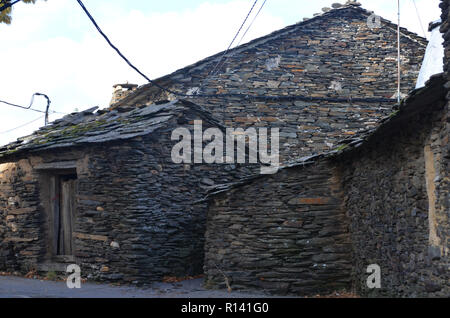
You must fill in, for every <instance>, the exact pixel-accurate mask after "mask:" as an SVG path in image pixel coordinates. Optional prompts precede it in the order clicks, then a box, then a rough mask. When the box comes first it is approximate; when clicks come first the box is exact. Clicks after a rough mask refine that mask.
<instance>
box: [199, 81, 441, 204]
mask: <svg viewBox="0 0 450 318" xmlns="http://www.w3.org/2000/svg"><path fill="white" fill-rule="evenodd" d="M445 83H446V81H445V77H444V73H440V74H436V75H433V76H431V78H430V79H429V80H428V81H427V82H426V85H425V86H424V87H422V88H418V89H415V90H413V91H411V92H410V94H409V95H408V97H406V98H405V99H404V100H402V102H401V104H400V106H399V107H398V109H397V111H396V112H394V113H393V114H392V115H390V116H388V117H385V118H382V119H381V120H380V121H379V125H377V127H373V128H371V129H367V130H365V131H362V132H360V133H359V134H357V135H354V136H351V137H348V138H346V139H343V140H342V141H341V142H340V143H339V145H340V146H338V147H337V148H335V149H334V150H332V151H328V152H324V153H321V154H317V155H312V156H306V157H303V158H298V159H297V160H296V161H294V162H291V163H289V164H288V165H285V166H282V167H280V168H279V170H278V172H277V173H279V172H280V171H283V170H286V169H292V168H297V167H305V166H309V165H311V164H314V163H316V162H318V161H319V160H321V159H333V158H336V157H338V156H341V155H343V154H347V153H350V152H352V151H355V150H356V149H358V148H360V147H361V146H363V145H365V144H367V143H369V142H370V141H371V140H372V139H373V138H376V137H377V135H378V134H381V133H384V132H386V131H389V130H390V129H392V127H396V125H398V123H399V121H405V120H408V118H410V117H411V116H413V115H415V114H417V113H420V112H423V111H426V110H427V109H428V107H429V106H430V105H436V102H437V101H439V100H442V101H444V102H445V99H446V90H445V89H444V85H445ZM270 176H271V175H255V176H251V177H245V178H243V179H242V180H239V181H237V182H233V183H226V184H219V185H215V186H213V187H211V189H210V190H209V192H208V194H207V195H206V197H205V198H204V199H202V200H200V201H198V202H196V203H200V202H205V201H209V200H210V199H211V198H213V197H214V196H216V195H218V194H221V193H223V192H227V191H229V190H231V189H234V188H239V187H242V186H245V185H247V184H250V183H251V182H252V181H254V180H257V179H262V178H267V177H270Z"/></svg>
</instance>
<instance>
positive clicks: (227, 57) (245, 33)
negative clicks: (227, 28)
mask: <svg viewBox="0 0 450 318" xmlns="http://www.w3.org/2000/svg"><path fill="white" fill-rule="evenodd" d="M266 2H267V0H264V2H263V4H262V5H261V7H260V8H259V10H258V12H257V13H256V15H255V16H254V17H253V20H252V22H251V23H250V25H249V26H248V28H247V30H245V32H244V34H243V35H242V37H241V39H240V40H239V42H238V44H236V46H239V45H240V44H241V42H242V40H243V39H244V38H245V36H246V35H247V33H248V31H249V30H250V29H251V27H252V26H253V24H254V23H255V20H256V19H257V18H258V16H259V14H260V13H261V11H262V9H263V8H264V5H265V4H266ZM235 55H236V52H234V53H233V54H231V55H228V56H226V57H225V59H224V61H223V62H222V65H224V64H225V63H226V61H227V60H228V59H229V58H231V57H233V56H235ZM222 65H221V66H220V67H222ZM220 67H219V69H220ZM213 75H217V73H216V74H213Z"/></svg>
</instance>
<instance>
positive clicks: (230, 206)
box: [205, 1, 450, 297]
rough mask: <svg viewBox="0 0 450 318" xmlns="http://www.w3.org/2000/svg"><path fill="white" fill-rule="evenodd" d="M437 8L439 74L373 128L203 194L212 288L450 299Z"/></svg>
mask: <svg viewBox="0 0 450 318" xmlns="http://www.w3.org/2000/svg"><path fill="white" fill-rule="evenodd" d="M441 7H442V9H443V15H442V27H441V31H442V32H443V33H444V39H445V42H444V47H445V54H446V55H445V58H444V62H445V63H444V65H445V66H444V70H445V73H443V74H438V75H434V76H433V77H431V79H430V80H429V81H428V82H427V83H426V86H425V87H423V88H420V89H416V90H414V91H413V92H411V93H410V94H409V96H408V97H407V98H406V99H405V100H403V102H402V104H401V105H400V107H399V108H398V109H397V111H396V112H395V113H393V114H392V115H391V116H388V117H386V118H383V119H381V120H380V121H379V126H378V127H377V128H375V129H369V130H367V131H364V132H360V133H358V134H356V135H354V136H351V137H349V138H347V139H344V140H342V141H341V143H340V144H341V146H340V147H338V149H336V150H335V151H331V152H324V153H322V154H320V155H316V156H309V157H305V158H302V159H301V160H299V161H298V162H297V163H295V164H292V165H291V166H286V167H285V168H283V169H282V171H280V172H279V173H278V174H276V175H273V176H260V177H257V178H249V179H244V180H241V181H239V182H237V183H234V184H230V185H228V187H226V188H223V187H222V188H220V190H218V191H215V192H211V193H210V194H209V198H208V200H209V201H210V206H209V211H208V216H207V232H206V243H205V249H206V251H205V273H206V274H207V280H208V282H209V284H210V285H215V286H224V285H226V284H230V285H231V286H234V287H235V288H242V287H245V288H265V289H268V290H271V291H273V292H275V293H296V294H305V295H308V294H311V293H316V292H325V293H326V292H333V291H335V290H336V289H337V288H342V289H347V290H349V289H353V290H355V291H357V292H358V293H359V294H361V295H366V296H400V297H402V296H403V297H414V296H415V297H417V296H428V297H432V296H439V297H449V296H450V272H449V268H450V257H449V247H450V239H449V234H450V233H449V211H450V188H449V184H448V182H449V180H450V175H449V172H450V168H449V167H450V166H449V164H450V151H449V136H450V133H449V108H448V107H449V104H448V100H449V93H448V89H449V84H448V79H449V77H448V56H449V55H448V52H449V51H448V41H449V37H448V30H449V24H448V23H449V22H448V21H449V20H448V17H449V1H443V2H442V4H441ZM268 198H270V199H268ZM373 264H376V265H378V266H379V267H380V268H381V288H380V289H376V288H375V289H370V288H369V286H368V285H367V278H368V275H369V274H368V273H367V269H368V268H369V266H370V265H373ZM225 278H226V281H225Z"/></svg>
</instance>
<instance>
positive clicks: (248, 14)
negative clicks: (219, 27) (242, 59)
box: [209, 0, 258, 75]
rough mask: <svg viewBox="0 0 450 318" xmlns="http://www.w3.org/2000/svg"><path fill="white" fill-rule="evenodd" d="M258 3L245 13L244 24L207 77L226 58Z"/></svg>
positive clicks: (256, 1) (256, 0)
mask: <svg viewBox="0 0 450 318" xmlns="http://www.w3.org/2000/svg"><path fill="white" fill-rule="evenodd" d="M257 3H258V0H255V2H254V3H253V5H252V7H251V8H250V11H249V12H248V13H247V16H246V17H245V19H244V22H242V24H241V27H240V28H239V30H238V31H237V33H236V35H235V36H234V38H233V40H232V41H231V43H230V45H229V46H228V48H227V50H226V51H225V52H224V53H223V55H222V57H221V58H220V60H219V62H217V64H216V66H215V67H214V69H213V70H212V71H211V72H210V73H209V75H214V74H215V72H216V70H217V68H218V67H219V65H220V64H221V63H222V60H223V59H224V58H225V56H227V54H228V52H230V49H231V47H232V46H233V43H234V41H236V39H237V37H238V36H239V33H241V30H242V28H243V27H244V25H245V23H246V22H247V20H248V18H249V17H250V15H251V14H252V12H253V9H254V8H255V6H256V4H257Z"/></svg>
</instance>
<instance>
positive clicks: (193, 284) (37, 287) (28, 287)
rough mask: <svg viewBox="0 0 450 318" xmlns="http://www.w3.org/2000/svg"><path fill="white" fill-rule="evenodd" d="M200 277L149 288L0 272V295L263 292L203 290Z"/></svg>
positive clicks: (260, 295)
mask: <svg viewBox="0 0 450 318" xmlns="http://www.w3.org/2000/svg"><path fill="white" fill-rule="evenodd" d="M202 284H203V279H194V280H188V281H183V282H180V283H155V284H153V285H152V286H151V288H136V287H129V286H111V285H108V284H94V283H85V284H82V285H81V288H80V289H69V288H68V287H67V285H66V283H64V282H52V281H43V280H38V279H26V278H21V277H15V276H0V298H264V297H270V296H269V295H267V294H264V293H258V292H255V293H246V292H234V291H233V292H231V293H229V292H227V291H226V290H207V289H205V288H204V287H203V286H202Z"/></svg>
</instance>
